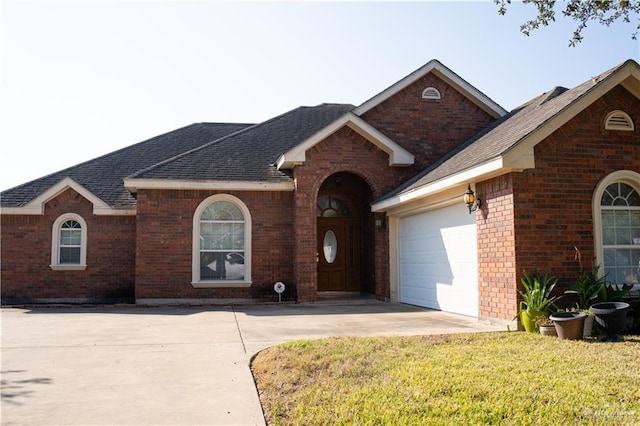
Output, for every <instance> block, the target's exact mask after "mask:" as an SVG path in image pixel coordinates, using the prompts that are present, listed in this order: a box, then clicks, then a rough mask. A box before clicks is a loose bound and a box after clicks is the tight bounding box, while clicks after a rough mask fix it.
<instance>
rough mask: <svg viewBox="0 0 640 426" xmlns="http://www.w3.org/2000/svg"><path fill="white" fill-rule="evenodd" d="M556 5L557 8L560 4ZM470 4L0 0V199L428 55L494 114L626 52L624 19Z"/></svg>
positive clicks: (638, 45) (388, 79) (392, 73)
mask: <svg viewBox="0 0 640 426" xmlns="http://www.w3.org/2000/svg"><path fill="white" fill-rule="evenodd" d="M559 3H560V2H559ZM534 15H535V6H533V5H530V4H529V5H526V4H522V3H517V2H514V4H511V5H510V7H509V8H508V10H507V14H506V15H505V16H500V15H499V14H498V13H497V6H496V5H495V4H494V3H493V1H491V0H486V1H474V2H454V1H442V2H433V1H423V2H365V1H351V2H340V1H333V2H325V1H315V2H294V1H289V2H266V1H260V2H243V1H241V2H220V1H218V2H214V1H151V0H138V1H123V0H110V1H109V0H106V1H98V0H84V1H79V0H75V1H56V0H29V1H25V0H20V1H18V0H2V2H1V3H0V71H1V73H0V114H1V115H0V190H4V189H8V188H11V187H14V186H17V185H19V184H22V183H26V182H28V181H30V180H33V179H36V178H39V177H42V176H45V175H47V174H50V173H53V172H56V171H58V170H62V169H64V168H66V167H69V166H72V165H75V164H78V163H81V162H84V161H87V160H90V159H92V158H95V157H98V156H100V155H104V154H106V153H109V152H111V151H114V150H117V149H120V148H123V147H126V146H128V145H132V144H134V143H137V142H141V141H143V140H146V139H149V138H152V137H154V136H157V135H160V134H163V133H166V132H168V131H171V130H174V129H177V128H180V127H184V126H187V125H189V124H192V123H197V122H238V123H257V122H261V121H264V120H267V119H269V118H271V117H274V116H277V115H280V114H282V113H284V112H287V111H289V110H291V109H293V108H296V107H298V106H301V105H306V106H312V105H317V104H320V103H325V102H327V103H351V104H354V105H359V104H361V103H362V102H364V101H366V100H367V99H369V98H371V97H373V96H375V95H376V94H378V93H379V92H381V91H382V90H384V89H385V88H387V87H389V86H390V85H392V84H394V83H395V82H397V81H398V80H400V79H402V78H403V77H405V76H407V75H408V74H410V73H411V72H413V71H415V70H416V69H418V68H420V67H421V66H422V65H424V64H426V63H427V62H429V61H430V60H431V59H438V60H440V61H441V62H442V63H444V64H445V65H446V66H447V67H449V68H450V69H451V70H453V71H454V72H455V73H457V74H458V75H460V76H461V77H462V78H463V79H465V80H466V81H467V82H469V83H470V84H472V85H473V86H475V87H476V88H477V89H479V90H481V91H482V92H483V93H485V94H486V95H487V96H489V97H490V98H491V99H493V100H494V101H495V102H497V103H498V104H500V105H502V106H503V107H504V108H505V109H507V110H510V109H513V108H515V107H517V106H519V105H521V104H522V103H524V102H526V101H527V100H529V99H531V98H533V97H535V96H537V95H539V94H541V93H543V92H546V91H548V90H549V89H551V88H553V87H554V86H565V87H574V86H576V85H578V84H580V83H582V82H583V81H586V80H588V79H589V78H591V76H594V75H597V74H600V73H601V72H603V71H606V70H608V69H610V68H612V67H614V66H616V65H618V64H620V63H622V62H624V61H625V60H627V59H633V60H635V61H638V62H640V42H639V41H636V40H632V38H631V34H632V33H633V31H634V27H635V24H625V23H616V24H614V25H612V26H610V27H605V26H602V25H599V24H595V23H594V24H590V25H589V26H588V27H587V28H586V30H585V31H584V33H583V35H584V41H583V42H582V43H580V44H578V45H577V47H573V48H572V47H569V39H570V38H571V35H572V34H573V30H574V29H575V28H576V26H577V23H576V22H575V21H572V20H570V19H568V18H564V17H562V16H558V18H557V20H556V22H555V23H553V24H552V26H549V27H546V28H541V29H539V30H536V31H534V32H533V33H531V35H530V36H529V37H527V36H525V35H523V34H521V33H520V30H519V28H520V25H521V24H522V23H524V22H525V21H526V20H527V19H530V18H532V17H533V16H534Z"/></svg>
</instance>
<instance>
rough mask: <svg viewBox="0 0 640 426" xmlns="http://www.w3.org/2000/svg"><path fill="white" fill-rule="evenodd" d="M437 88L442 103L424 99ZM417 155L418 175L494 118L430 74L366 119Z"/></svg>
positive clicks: (366, 115)
mask: <svg viewBox="0 0 640 426" xmlns="http://www.w3.org/2000/svg"><path fill="white" fill-rule="evenodd" d="M427 87H435V88H436V89H438V91H439V92H440V95H441V99H438V100H425V99H422V91H423V90H424V89H425V88H427ZM362 117H363V118H364V120H365V121H367V122H368V123H369V124H371V125H372V126H374V127H375V128H377V129H378V130H380V131H381V132H382V133H384V134H385V135H386V136H388V137H389V138H391V139H392V140H393V141H394V142H396V143H398V144H400V145H402V147H403V148H405V149H406V150H408V151H409V152H410V153H412V154H413V155H414V156H415V165H414V166H412V167H411V168H410V169H409V171H410V174H411V175H413V174H416V173H419V172H421V171H422V170H424V169H425V168H426V167H427V166H429V165H431V164H432V163H433V162H434V161H436V160H438V159H439V158H440V157H442V156H443V155H444V154H446V153H447V152H449V151H451V150H452V149H453V148H455V147H456V146H458V145H460V144H461V143H463V142H464V141H466V140H467V139H469V138H470V137H472V136H473V135H475V134H476V133H478V132H479V131H481V130H483V129H484V128H486V127H487V126H488V125H489V124H490V123H491V122H492V121H493V120H494V119H493V118H492V117H491V116H489V115H488V114H487V113H486V112H484V111H483V110H481V109H480V108H479V107H477V106H476V105H475V104H473V103H472V102H471V101H469V100H468V99H467V98H465V97H464V96H463V95H462V94H461V93H460V92H458V91H457V90H456V89H454V88H453V87H451V86H449V85H448V84H447V83H445V82H444V81H443V80H442V79H440V78H438V77H437V76H435V75H433V74H431V73H429V74H427V75H425V76H423V77H422V78H421V79H419V80H417V81H416V82H414V83H413V84H411V85H410V86H408V87H406V88H404V89H403V90H401V91H400V92H398V93H396V94H395V95H394V96H392V97H391V98H389V99H387V100H385V101H384V102H381V103H380V104H379V105H377V106H376V107H374V108H372V109H371V110H369V111H367V112H366V113H365V114H363V116H362Z"/></svg>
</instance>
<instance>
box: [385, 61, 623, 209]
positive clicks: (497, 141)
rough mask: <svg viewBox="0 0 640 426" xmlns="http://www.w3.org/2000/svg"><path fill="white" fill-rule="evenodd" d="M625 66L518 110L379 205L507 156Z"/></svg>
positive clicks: (556, 90) (387, 196) (554, 91)
mask: <svg viewBox="0 0 640 426" xmlns="http://www.w3.org/2000/svg"><path fill="white" fill-rule="evenodd" d="M625 64H626V63H625ZM625 64H621V65H619V66H617V67H614V68H612V69H610V70H608V71H606V72H604V73H602V74H600V75H599V76H597V77H594V78H592V79H590V80H588V81H586V82H584V83H582V84H580V85H579V86H576V87H575V88H573V89H566V88H563V87H555V88H553V89H552V90H550V91H549V92H546V93H543V94H542V95H540V96H538V97H536V98H534V99H532V100H531V101H529V102H527V103H525V104H524V105H522V106H520V107H518V108H515V109H514V110H513V111H511V112H510V113H509V114H507V115H505V116H504V117H502V118H501V119H499V120H497V121H496V122H494V123H493V124H492V125H491V126H489V127H488V128H487V129H485V130H484V131H482V132H480V133H479V134H477V135H475V136H474V137H472V138H471V139H469V140H467V141H466V142H465V143H464V144H462V145H461V146H460V147H459V148H458V149H456V150H453V151H451V152H449V153H448V154H447V155H446V156H445V157H443V158H442V159H441V160H440V161H438V162H436V163H434V164H433V165H432V166H431V167H429V168H427V169H426V170H424V171H423V172H421V173H419V174H418V175H417V176H415V177H414V178H413V179H411V180H409V181H408V182H406V183H405V184H403V185H402V186H400V187H398V188H396V189H395V190H394V191H392V192H390V193H388V194H386V195H385V196H383V197H381V198H380V199H379V200H377V201H376V202H379V201H382V200H385V199H388V198H390V197H393V196H395V195H399V194H405V193H408V192H411V191H414V190H416V189H418V188H420V187H423V186H425V185H428V184H430V183H433V182H436V181H438V180H440V179H443V178H446V177H448V176H450V175H453V174H455V173H458V172H461V171H464V170H467V169H471V168H473V167H475V166H479V165H481V164H484V163H487V162H489V161H491V160H493V159H495V158H497V157H499V156H501V155H504V154H506V153H507V152H508V151H510V150H511V149H513V148H514V147H515V146H517V145H518V144H519V143H520V142H521V141H523V140H524V139H525V138H526V137H527V136H528V135H530V134H531V133H532V132H534V131H535V130H536V129H538V128H540V127H541V126H543V125H545V123H547V122H548V121H549V120H550V119H552V118H553V117H555V116H556V115H558V114H559V113H560V112H562V111H563V110H564V109H565V108H567V107H568V106H569V105H571V104H572V103H574V102H575V101H577V100H578V99H579V98H581V97H582V96H584V95H585V94H586V93H587V92H589V90H591V89H592V88H593V87H594V86H595V85H596V84H597V83H598V82H600V81H602V80H604V79H606V78H607V77H608V76H609V75H611V74H613V73H614V72H615V71H616V70H618V69H620V68H621V67H622V66H623V65H625Z"/></svg>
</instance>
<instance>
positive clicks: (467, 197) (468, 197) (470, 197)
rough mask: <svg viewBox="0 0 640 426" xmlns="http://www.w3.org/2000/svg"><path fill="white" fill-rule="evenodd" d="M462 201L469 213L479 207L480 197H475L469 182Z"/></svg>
mask: <svg viewBox="0 0 640 426" xmlns="http://www.w3.org/2000/svg"><path fill="white" fill-rule="evenodd" d="M464 203H465V204H466V205H467V207H468V208H469V214H471V212H475V211H476V210H478V208H479V207H480V204H481V201H480V198H476V194H474V193H473V191H472V190H471V184H469V185H468V186H467V192H465V193H464Z"/></svg>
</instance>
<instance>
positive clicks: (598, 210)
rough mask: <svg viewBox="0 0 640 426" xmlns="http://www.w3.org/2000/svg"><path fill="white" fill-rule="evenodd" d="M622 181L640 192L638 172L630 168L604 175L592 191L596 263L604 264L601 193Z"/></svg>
mask: <svg viewBox="0 0 640 426" xmlns="http://www.w3.org/2000/svg"><path fill="white" fill-rule="evenodd" d="M616 182H623V183H626V184H628V185H631V186H632V187H633V188H634V189H635V190H636V191H639V192H640V173H637V172H634V171H631V170H618V171H615V172H613V173H610V174H608V175H607V176H605V178H604V179H602V180H601V181H600V183H598V186H597V187H596V190H595V191H594V192H593V200H592V208H591V211H592V214H593V244H594V246H595V247H594V252H595V254H596V265H604V246H603V242H604V238H603V236H602V206H601V204H600V203H601V202H602V194H604V191H605V189H607V187H608V186H609V185H611V184H612V183H616ZM600 273H602V274H604V268H602V267H601V268H600Z"/></svg>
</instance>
